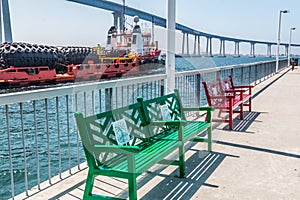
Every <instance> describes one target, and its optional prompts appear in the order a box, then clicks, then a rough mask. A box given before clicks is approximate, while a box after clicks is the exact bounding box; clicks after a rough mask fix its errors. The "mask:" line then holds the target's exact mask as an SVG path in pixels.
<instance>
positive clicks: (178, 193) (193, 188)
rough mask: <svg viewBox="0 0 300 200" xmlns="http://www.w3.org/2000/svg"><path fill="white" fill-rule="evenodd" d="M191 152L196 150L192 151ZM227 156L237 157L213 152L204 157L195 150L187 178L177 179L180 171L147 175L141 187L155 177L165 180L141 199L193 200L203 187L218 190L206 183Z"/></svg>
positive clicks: (187, 168)
mask: <svg viewBox="0 0 300 200" xmlns="http://www.w3.org/2000/svg"><path fill="white" fill-rule="evenodd" d="M190 151H194V150H193V149H190ZM227 156H229V157H237V156H234V155H229V154H223V153H219V152H211V153H207V155H206V156H203V152H201V151H198V150H195V153H194V154H193V156H191V157H190V158H189V159H188V160H187V161H186V176H185V178H179V177H177V175H178V170H175V171H174V172H173V173H171V174H168V175H165V174H161V173H160V172H159V171H154V172H151V173H147V174H146V176H145V177H144V178H143V179H141V181H140V182H139V183H138V185H139V186H140V187H142V186H143V185H144V184H146V183H147V182H148V181H150V180H151V179H153V178H154V177H155V176H158V177H161V178H162V179H163V180H162V181H161V182H159V183H158V184H157V185H155V186H153V188H152V189H151V190H150V191H149V192H148V193H146V194H145V195H144V196H143V197H142V198H141V199H144V200H146V199H176V200H177V199H191V198H192V197H193V196H194V195H195V193H196V192H197V191H198V190H199V189H200V188H201V187H202V186H206V187H214V188H217V187H219V186H218V185H212V184H209V183H207V182H206V181H207V179H208V178H209V177H210V175H211V174H212V173H213V172H214V171H215V170H216V169H217V167H218V166H219V165H220V164H221V163H222V161H223V160H224V159H225V158H226V157H227Z"/></svg>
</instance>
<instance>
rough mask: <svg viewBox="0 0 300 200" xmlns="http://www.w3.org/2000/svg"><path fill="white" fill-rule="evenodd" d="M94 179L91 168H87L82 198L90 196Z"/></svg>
mask: <svg viewBox="0 0 300 200" xmlns="http://www.w3.org/2000/svg"><path fill="white" fill-rule="evenodd" d="M94 180H95V175H94V173H93V172H92V171H91V170H89V172H88V176H87V179H86V182H85V189H84V195H83V198H84V199H88V198H89V197H91V196H92V190H93V186H94Z"/></svg>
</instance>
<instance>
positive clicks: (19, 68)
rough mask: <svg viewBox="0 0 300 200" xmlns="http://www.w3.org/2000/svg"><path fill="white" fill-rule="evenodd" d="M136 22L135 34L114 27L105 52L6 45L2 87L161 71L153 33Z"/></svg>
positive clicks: (1, 51)
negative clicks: (143, 31) (154, 70)
mask: <svg viewBox="0 0 300 200" xmlns="http://www.w3.org/2000/svg"><path fill="white" fill-rule="evenodd" d="M134 22H135V23H136V24H135V26H134V27H133V29H132V30H131V31H123V32H122V33H117V30H116V28H115V27H114V26H112V27H111V28H110V29H109V30H108V35H107V43H106V47H105V49H102V48H101V47H100V46H99V45H98V46H97V47H53V46H45V45H36V44H28V43H17V42H13V43H3V44H2V45H0V88H10V87H20V86H27V85H39V84H50V83H51V84H56V83H62V82H74V81H90V80H99V79H103V78H111V77H120V76H122V75H124V74H131V75H134V74H140V73H141V72H147V71H149V70H152V69H157V68H161V67H162V65H160V64H158V57H159V55H160V53H161V51H160V50H158V48H157V46H158V45H157V42H153V41H152V36H151V33H142V30H141V27H140V26H139V25H138V22H139V18H138V17H134ZM147 63H151V64H150V65H149V64H147ZM146 64H147V65H146Z"/></svg>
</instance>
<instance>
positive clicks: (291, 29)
mask: <svg viewBox="0 0 300 200" xmlns="http://www.w3.org/2000/svg"><path fill="white" fill-rule="evenodd" d="M295 29H296V28H290V41H289V52H288V66H290V63H291V62H290V60H291V41H292V31H294V30H295Z"/></svg>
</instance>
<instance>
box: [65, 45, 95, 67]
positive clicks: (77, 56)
mask: <svg viewBox="0 0 300 200" xmlns="http://www.w3.org/2000/svg"><path fill="white" fill-rule="evenodd" d="M60 52H61V54H62V55H63V57H64V60H65V64H66V65H69V64H82V63H87V62H88V61H90V60H92V61H94V63H98V62H99V57H98V55H97V52H96V51H95V50H93V49H92V48H90V47H62V48H61V49H60Z"/></svg>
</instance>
